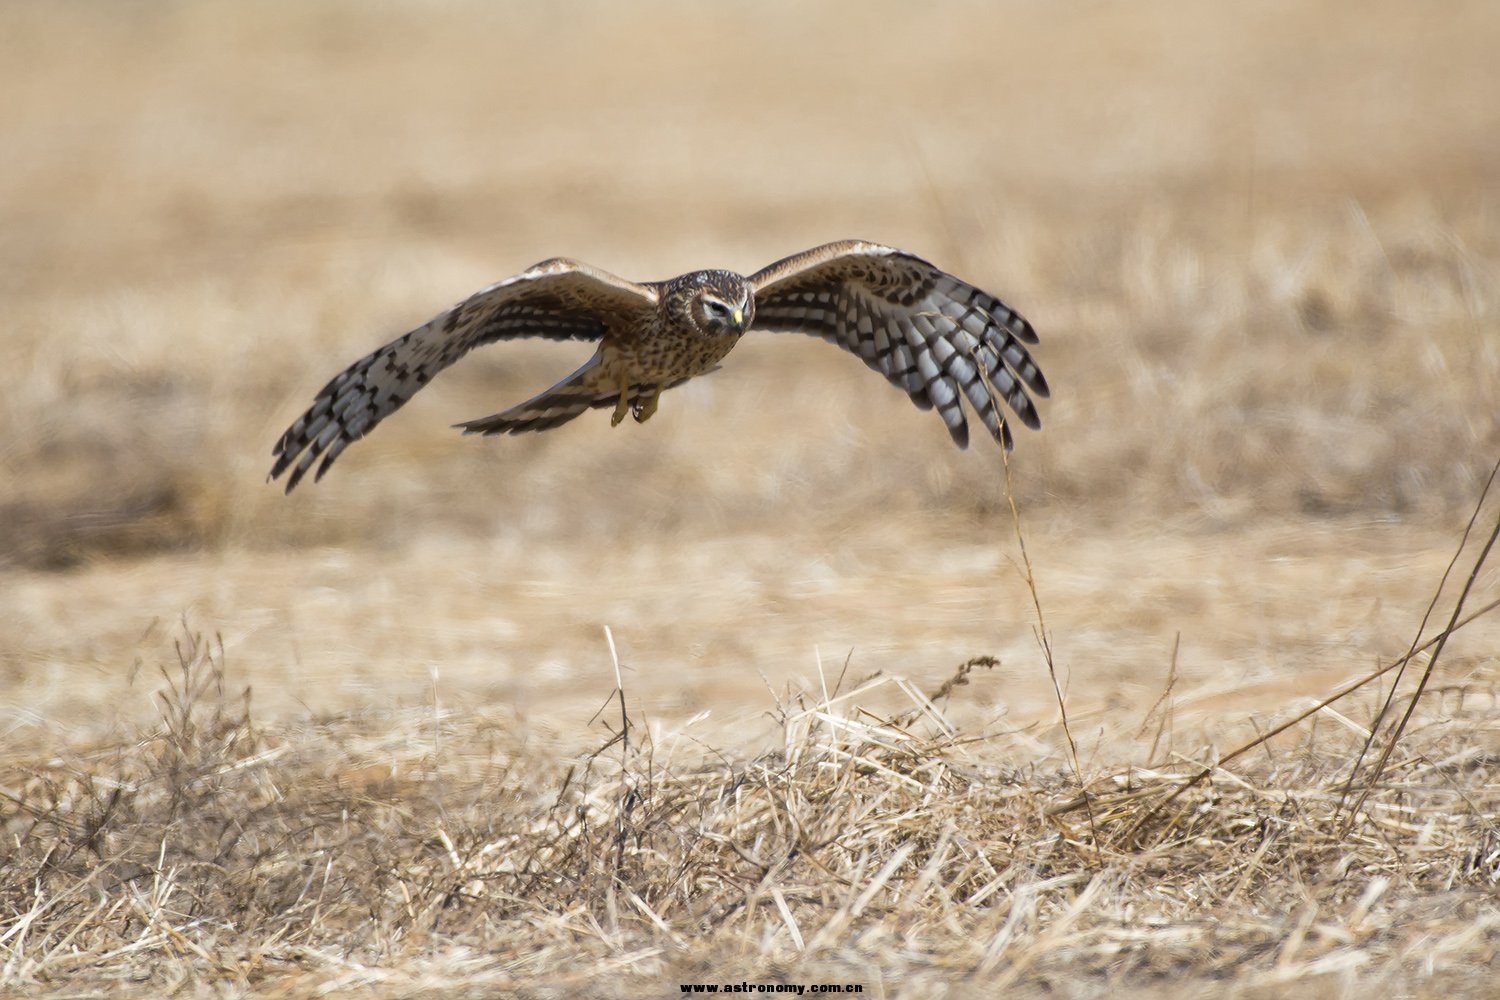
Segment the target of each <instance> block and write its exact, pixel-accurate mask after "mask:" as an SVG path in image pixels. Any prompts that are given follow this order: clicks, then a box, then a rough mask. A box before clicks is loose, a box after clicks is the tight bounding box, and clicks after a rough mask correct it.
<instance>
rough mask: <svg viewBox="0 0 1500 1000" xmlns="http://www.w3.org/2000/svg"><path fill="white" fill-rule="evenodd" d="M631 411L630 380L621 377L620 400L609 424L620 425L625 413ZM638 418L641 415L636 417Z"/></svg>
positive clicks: (612, 425)
mask: <svg viewBox="0 0 1500 1000" xmlns="http://www.w3.org/2000/svg"><path fill="white" fill-rule="evenodd" d="M629 412H630V380H629V379H627V378H625V377H623V376H622V377H621V378H620V401H619V402H618V403H616V404H615V412H614V413H613V414H611V416H610V418H609V426H611V427H618V426H620V421H621V420H624V419H625V414H627V413H629ZM636 419H637V420H639V419H640V417H636Z"/></svg>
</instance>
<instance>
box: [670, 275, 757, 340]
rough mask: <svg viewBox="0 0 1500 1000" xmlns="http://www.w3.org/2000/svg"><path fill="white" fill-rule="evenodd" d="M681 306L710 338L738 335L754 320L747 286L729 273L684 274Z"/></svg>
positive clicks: (753, 297) (746, 283)
mask: <svg viewBox="0 0 1500 1000" xmlns="http://www.w3.org/2000/svg"><path fill="white" fill-rule="evenodd" d="M683 290H684V292H685V293H686V294H685V295H684V297H683V301H682V305H683V307H684V308H685V310H686V312H687V316H688V319H689V320H691V321H692V324H693V326H694V327H696V328H697V329H698V330H700V331H702V332H703V333H705V334H709V335H712V336H718V337H723V336H736V337H737V336H739V335H740V334H742V333H744V332H745V331H746V330H748V329H749V328H750V322H751V320H753V319H754V318H755V296H754V295H753V293H752V292H751V289H750V283H749V282H748V281H746V280H745V279H744V278H743V277H741V276H740V275H738V274H734V273H733V272H730V271H697V272H694V273H693V274H690V275H684V288H683Z"/></svg>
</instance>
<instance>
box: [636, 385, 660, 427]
mask: <svg viewBox="0 0 1500 1000" xmlns="http://www.w3.org/2000/svg"><path fill="white" fill-rule="evenodd" d="M660 401H661V390H660V389H657V390H656V391H655V392H653V393H652V394H651V395H649V396H647V397H646V398H645V399H644V400H642V401H640V402H638V403H636V404H635V409H633V410H632V411H631V415H632V416H634V417H635V422H636V423H638V424H644V423H645V422H646V421H648V420H650V419H651V414H653V413H655V412H656V404H657V403H659V402H660Z"/></svg>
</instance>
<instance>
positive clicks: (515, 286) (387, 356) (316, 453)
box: [270, 257, 656, 493]
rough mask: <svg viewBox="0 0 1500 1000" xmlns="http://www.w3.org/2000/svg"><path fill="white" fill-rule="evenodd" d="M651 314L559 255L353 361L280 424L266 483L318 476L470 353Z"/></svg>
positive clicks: (290, 483)
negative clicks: (284, 475) (311, 471)
mask: <svg viewBox="0 0 1500 1000" xmlns="http://www.w3.org/2000/svg"><path fill="white" fill-rule="evenodd" d="M655 308H656V291H655V289H653V288H651V287H648V286H646V285H638V284H636V283H634V282H631V281H626V280H625V279H623V278H618V277H616V276H615V275H613V274H610V273H609V272H607V271H601V270H599V269H598V268H595V267H590V266H589V265H587V264H583V263H580V262H578V261H575V260H567V259H565V258H561V257H559V258H555V259H553V260H548V261H543V262H542V263H540V264H537V265H536V266H535V267H532V268H530V269H528V270H526V271H523V272H522V273H520V274H518V275H516V276H515V277H512V278H506V279H505V280H504V281H501V282H499V283H498V284H494V285H491V286H490V287H488V288H485V289H483V290H481V291H479V292H476V293H474V294H473V295H471V296H469V297H468V298H467V299H465V300H464V301H462V302H460V303H459V304H458V305H456V306H454V307H453V308H452V309H449V310H448V311H447V312H444V313H442V314H440V315H438V316H434V317H433V318H432V319H430V320H428V321H427V322H426V323H424V324H422V325H421V326H419V327H417V328H416V329H415V330H412V331H411V332H410V333H407V334H405V335H404V336H401V337H397V338H396V339H395V340H393V341H391V342H390V343H389V344H386V345H385V346H384V347H382V348H380V349H379V350H378V351H375V352H374V353H373V354H369V355H366V356H365V357H363V358H360V359H359V360H358V361H356V362H354V364H352V365H350V366H349V367H348V368H346V369H344V370H343V371H342V372H340V373H339V374H338V375H336V376H334V379H333V381H331V382H329V383H328V384H327V385H325V386H324V387H323V389H322V391H321V392H319V393H318V395H317V397H316V398H315V399H314V400H313V404H312V406H311V407H309V408H308V410H307V412H306V413H304V414H302V416H300V417H298V418H297V420H296V422H295V423H293V424H292V426H291V427H289V428H287V431H286V433H285V434H283V435H282V436H281V440H280V441H278V442H276V447H275V448H274V449H273V451H272V454H274V455H275V456H276V464H275V465H273V466H272V467H271V476H270V478H272V479H275V478H277V477H278V476H280V475H281V474H282V473H283V472H286V471H287V470H288V469H290V470H291V475H290V476H289V477H288V478H287V483H286V491H287V492H288V493H290V492H291V491H292V489H293V488H294V487H296V485H297V483H298V482H300V481H301V479H302V477H303V476H304V475H306V474H307V471H308V469H310V468H312V466H313V464H314V463H315V462H317V461H318V459H319V457H320V456H321V457H322V464H320V465H319V466H318V471H317V473H316V475H315V476H314V477H313V479H314V481H316V480H318V479H321V478H322V477H323V473H325V472H327V471H328V467H329V466H330V465H332V464H333V460H334V459H336V458H338V457H339V455H340V453H342V452H343V450H344V449H345V448H347V447H348V446H349V445H350V444H351V443H353V442H355V441H358V440H359V439H360V438H362V437H364V436H365V435H366V434H368V433H369V432H370V430H371V429H372V428H373V427H374V426H375V425H376V424H378V423H380V421H381V420H383V419H385V417H386V416H388V415H389V414H390V413H391V412H393V411H394V410H396V409H397V408H399V407H400V406H401V404H403V403H405V402H406V401H407V400H408V399H410V398H411V395H412V393H414V392H416V391H417V390H418V389H420V388H422V386H424V385H426V384H427V383H428V382H429V381H430V380H431V379H432V377H433V376H435V375H436V374H437V373H438V372H440V371H442V370H443V369H444V368H447V367H448V366H449V365H451V364H453V362H455V361H457V360H458V359H459V358H461V357H463V356H464V355H465V354H467V353H468V352H469V351H470V350H472V349H474V348H475V347H479V346H481V345H483V344H488V343H492V342H493V341H496V340H511V339H517V338H521V337H545V338H547V339H549V340H599V339H601V338H602V337H603V336H604V334H605V332H606V331H607V330H609V329H610V328H612V327H616V328H617V327H620V326H623V325H626V324H629V323H632V322H636V321H638V320H639V319H640V318H641V317H642V316H643V315H647V314H650V313H651V312H653V311H654V310H655Z"/></svg>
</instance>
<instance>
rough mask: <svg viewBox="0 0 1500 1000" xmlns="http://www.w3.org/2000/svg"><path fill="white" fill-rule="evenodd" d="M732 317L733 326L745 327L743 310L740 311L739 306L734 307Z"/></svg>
mask: <svg viewBox="0 0 1500 1000" xmlns="http://www.w3.org/2000/svg"><path fill="white" fill-rule="evenodd" d="M733 316H734V325H735V326H738V327H743V326H744V325H745V310H743V309H741V308H740V307H739V306H735V307H734V313H733Z"/></svg>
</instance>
